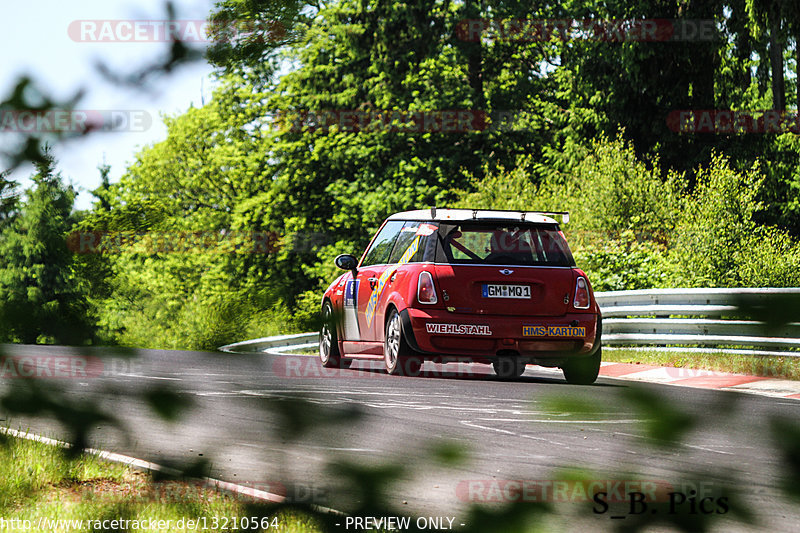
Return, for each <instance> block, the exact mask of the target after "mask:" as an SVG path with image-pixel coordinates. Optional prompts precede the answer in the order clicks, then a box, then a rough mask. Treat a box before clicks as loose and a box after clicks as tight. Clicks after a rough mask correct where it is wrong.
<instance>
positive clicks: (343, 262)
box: [333, 254, 358, 271]
mask: <svg viewBox="0 0 800 533" xmlns="http://www.w3.org/2000/svg"><path fill="white" fill-rule="evenodd" d="M333 262H334V263H335V264H336V266H337V267H339V268H341V269H342V270H352V271H355V269H356V266H357V265H358V260H357V259H356V258H355V257H353V256H352V255H350V254H342V255H337V256H336V259H334V260H333Z"/></svg>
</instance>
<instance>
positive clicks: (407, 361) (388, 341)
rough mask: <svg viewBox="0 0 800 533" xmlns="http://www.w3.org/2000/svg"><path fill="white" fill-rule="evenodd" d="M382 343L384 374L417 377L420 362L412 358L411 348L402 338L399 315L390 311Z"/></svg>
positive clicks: (395, 311)
mask: <svg viewBox="0 0 800 533" xmlns="http://www.w3.org/2000/svg"><path fill="white" fill-rule="evenodd" d="M383 338H384V341H383V361H384V363H385V366H386V373H387V374H390V375H392V376H417V375H419V372H420V370H421V368H422V361H421V360H420V359H419V358H418V357H414V355H413V351H412V350H411V347H410V346H409V345H408V343H407V342H406V338H405V337H404V336H403V323H402V321H401V319H400V313H398V312H397V310H396V309H392V311H391V313H390V314H389V320H387V321H386V335H384V337H383Z"/></svg>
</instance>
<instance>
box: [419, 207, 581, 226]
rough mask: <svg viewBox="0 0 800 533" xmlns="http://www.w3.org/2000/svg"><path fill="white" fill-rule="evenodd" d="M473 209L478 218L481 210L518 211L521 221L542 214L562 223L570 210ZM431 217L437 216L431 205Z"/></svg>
mask: <svg viewBox="0 0 800 533" xmlns="http://www.w3.org/2000/svg"><path fill="white" fill-rule="evenodd" d="M469 211H472V218H473V219H477V218H478V212H479V211H480V212H481V214H483V215H489V216H491V214H492V213H517V214H519V219H520V221H523V222H524V221H525V217H526V216H528V215H542V216H552V217H558V218H560V219H561V223H562V224H567V223H569V212H568V211H517V210H514V209H470V210H469ZM431 218H433V219H435V218H436V207H431Z"/></svg>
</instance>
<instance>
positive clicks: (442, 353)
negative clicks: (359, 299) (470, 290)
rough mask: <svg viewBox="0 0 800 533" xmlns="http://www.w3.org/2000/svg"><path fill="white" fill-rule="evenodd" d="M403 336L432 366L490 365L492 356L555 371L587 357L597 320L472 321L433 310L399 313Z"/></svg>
mask: <svg viewBox="0 0 800 533" xmlns="http://www.w3.org/2000/svg"><path fill="white" fill-rule="evenodd" d="M400 315H401V317H402V319H403V331H404V333H405V335H406V340H407V341H408V343H409V344H410V345H411V347H412V348H413V349H414V350H416V351H418V352H420V353H421V354H422V355H424V356H425V359H431V360H434V361H440V362H447V361H479V362H491V361H492V360H494V359H495V358H496V357H497V356H498V354H500V355H516V356H519V357H521V358H524V359H527V360H528V362H530V363H536V364H542V365H545V366H559V365H560V364H562V363H563V362H564V361H565V360H568V359H573V358H575V357H581V356H586V355H591V354H593V353H594V352H595V351H596V349H597V348H599V344H600V335H599V334H598V333H599V329H600V326H599V325H600V323H601V322H600V320H599V315H596V314H591V313H568V314H566V315H564V316H560V317H529V316H486V315H484V316H474V315H464V314H455V313H450V312H447V311H445V310H438V309H413V308H408V309H404V310H403V311H402V312H401V313H400Z"/></svg>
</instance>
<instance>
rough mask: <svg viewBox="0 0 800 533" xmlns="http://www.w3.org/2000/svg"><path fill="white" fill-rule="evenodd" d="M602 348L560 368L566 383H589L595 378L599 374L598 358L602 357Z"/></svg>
mask: <svg viewBox="0 0 800 533" xmlns="http://www.w3.org/2000/svg"><path fill="white" fill-rule="evenodd" d="M602 352H603V349H602V348H598V349H597V351H596V352H595V353H594V354H592V355H590V356H589V357H581V358H580V359H575V360H574V361H570V362H569V363H567V364H565V365H564V366H563V367H561V369H562V370H563V371H564V378H566V380H567V383H572V384H573V385H591V384H592V383H594V382H595V381H596V380H597V376H598V374H600V360H601V359H602Z"/></svg>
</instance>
